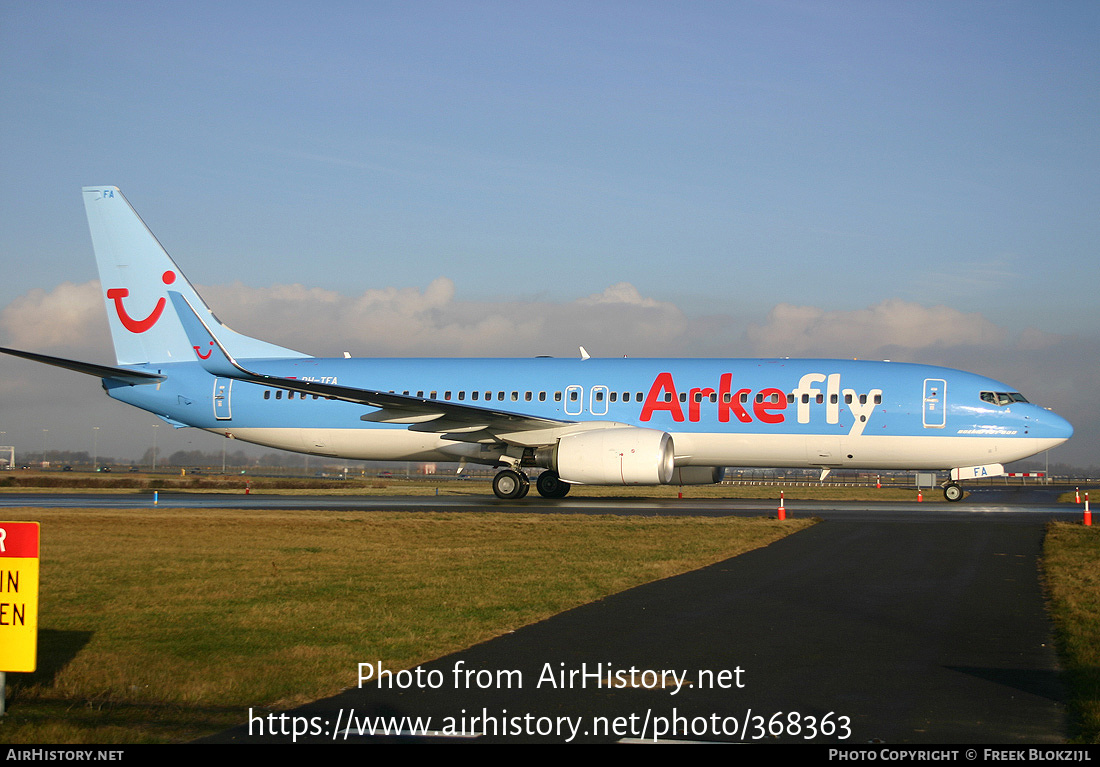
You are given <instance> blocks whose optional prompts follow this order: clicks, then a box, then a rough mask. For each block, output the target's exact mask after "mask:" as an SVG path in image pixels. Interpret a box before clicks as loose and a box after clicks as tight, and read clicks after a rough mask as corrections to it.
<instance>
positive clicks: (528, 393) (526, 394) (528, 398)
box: [523, 391, 531, 402]
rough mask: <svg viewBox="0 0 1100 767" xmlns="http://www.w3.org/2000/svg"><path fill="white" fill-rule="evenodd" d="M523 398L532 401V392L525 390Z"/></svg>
mask: <svg viewBox="0 0 1100 767" xmlns="http://www.w3.org/2000/svg"><path fill="white" fill-rule="evenodd" d="M523 399H524V401H525V402H530V401H531V392H529V391H528V392H524V393H523Z"/></svg>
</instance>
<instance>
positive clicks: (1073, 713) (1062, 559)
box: [1044, 522, 1100, 743]
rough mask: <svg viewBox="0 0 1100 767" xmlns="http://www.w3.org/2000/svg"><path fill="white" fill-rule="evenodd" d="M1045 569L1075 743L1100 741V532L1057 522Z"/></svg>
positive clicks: (1049, 537) (1048, 543)
mask: <svg viewBox="0 0 1100 767" xmlns="http://www.w3.org/2000/svg"><path fill="white" fill-rule="evenodd" d="M1044 570H1045V573H1046V578H1047V586H1048V588H1049V590H1050V598H1051V615H1052V617H1053V619H1054V627H1055V635H1056V637H1057V642H1058V649H1059V653H1060V655H1061V658H1062V668H1063V670H1064V674H1065V679H1066V683H1067V686H1068V687H1069V690H1070V699H1069V719H1070V722H1069V724H1070V740H1071V741H1072V742H1074V743H1100V529H1097V528H1096V527H1084V526H1082V525H1077V524H1067V523H1062V522H1055V523H1052V524H1051V525H1050V526H1049V527H1048V529H1047V537H1046V541H1045V542H1044Z"/></svg>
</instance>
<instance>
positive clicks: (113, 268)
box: [83, 186, 309, 365]
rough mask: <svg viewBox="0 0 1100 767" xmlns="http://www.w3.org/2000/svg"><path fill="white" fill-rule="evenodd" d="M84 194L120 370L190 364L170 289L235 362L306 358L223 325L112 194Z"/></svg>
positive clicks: (95, 190) (93, 190)
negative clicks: (123, 367)
mask: <svg viewBox="0 0 1100 767" xmlns="http://www.w3.org/2000/svg"><path fill="white" fill-rule="evenodd" d="M83 191H84V210H85V211H86V212H87V214H88V228H89V229H90V230H91V233H92V247H93V248H94V249H95V256H96V264H97V265H98V267H99V281H100V283H101V285H102V290H103V299H104V301H105V302H106V305H107V319H108V322H109V324H110V327H111V339H112V340H113V341H114V345H115V357H116V359H117V360H118V363H119V364H120V365H140V364H143V363H156V362H188V361H191V360H194V359H195V355H194V352H193V351H192V349H191V344H190V342H189V341H188V338H187V333H186V332H185V331H184V329H183V326H182V325H181V324H180V319H179V317H178V316H177V315H176V312H175V311H173V310H172V308H171V307H169V306H168V304H169V299H168V291H169V290H172V291H175V292H178V293H179V294H180V295H182V296H184V297H186V298H187V301H188V303H189V304H190V305H191V306H192V307H193V308H194V310H195V312H196V313H197V314H198V315H199V316H200V317H202V318H203V320H204V321H205V322H208V323H212V324H211V327H216V328H218V338H219V339H220V340H221V341H222V343H223V344H225V346H226V348H227V350H229V351H230V353H231V354H233V356H235V357H238V358H241V359H250V358H285V357H307V356H309V355H306V354H302V353H301V352H296V351H293V350H291V349H286V348H283V347H281V346H276V345H274V344H269V343H267V342H265V341H260V340H259V339H256V338H250V337H249V336H245V335H241V334H240V333H237V332H235V331H233V330H231V329H230V328H228V327H226V326H225V325H223V324H222V323H221V322H220V321H219V320H218V318H217V317H215V316H214V313H213V312H211V311H210V308H209V307H208V306H207V305H206V303H205V302H204V301H203V300H202V298H201V297H200V296H199V294H198V293H197V292H196V291H195V288H194V287H192V285H191V283H190V282H188V281H187V278H186V277H184V276H183V272H181V271H180V269H179V267H178V266H176V264H175V262H174V261H173V260H172V258H171V256H169V255H168V253H167V251H165V250H164V248H163V247H162V246H161V244H160V242H159V241H158V240H157V238H156V237H155V236H154V235H153V233H152V232H151V231H150V230H149V228H148V227H147V226H146V225H145V222H144V221H142V220H141V217H140V216H139V215H138V214H137V211H136V210H134V208H133V207H132V206H131V205H130V203H129V202H128V201H127V200H126V198H125V197H123V196H122V192H121V191H119V189H118V187H114V186H88V187H84V190H83Z"/></svg>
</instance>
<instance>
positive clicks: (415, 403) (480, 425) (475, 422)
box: [168, 291, 575, 442]
mask: <svg viewBox="0 0 1100 767" xmlns="http://www.w3.org/2000/svg"><path fill="white" fill-rule="evenodd" d="M168 296H169V298H171V300H172V304H173V305H174V306H175V309H176V314H178V315H179V318H180V322H181V323H182V325H183V328H184V330H185V331H186V333H187V337H188V340H189V341H190V342H191V344H192V345H193V346H194V348H195V351H196V352H198V351H199V350H200V349H204V348H205V349H207V350H208V351H207V355H206V357H203V356H202V355H201V354H196V356H197V357H198V361H199V363H200V364H201V365H202V366H203V368H204V369H205V370H206V371H207V372H208V373H211V374H213V375H216V376H222V377H224V378H233V379H236V380H241V381H249V382H251V383H255V384H260V385H262V386H270V387H272V388H275V389H284V390H286V391H295V392H300V393H302V394H315V395H317V396H319V397H326V398H329V399H338V400H343V401H344V402H355V403H358V404H361V405H368V406H370V407H375V408H379V409H378V410H376V411H375V412H373V413H367V414H366V415H363V416H361V418H362V420H364V421H371V422H374V423H392V424H408V425H409V429H410V430H412V431H425V432H436V433H445V434H447V435H448V436H449V437H452V438H454V439H460V440H468V441H475V442H477V441H484V440H486V439H497V438H498V435H501V434H508V433H515V432H528V431H533V430H544V429H549V430H557V429H558V428H560V427H563V426H568V425H570V424H573V423H575V421H565V420H558V419H554V418H542V417H536V416H531V415H526V414H523V413H515V412H511V411H508V410H498V409H496V408H486V407H478V406H476V405H467V404H464V403H460V402H452V401H447V400H438V399H427V398H424V397H412V396H409V395H407V394H393V393H391V392H383V391H376V390H373V389H358V388H355V387H351V386H340V385H337V384H328V383H321V382H318V381H302V380H299V379H297V378H284V377H281V376H272V375H267V374H263V373H257V372H254V371H251V370H248V369H247V368H245V367H244V366H243V365H241V364H240V363H239V362H238V361H237V360H235V359H234V358H233V357H232V355H230V354H229V352H228V351H227V350H226V349H225V347H224V346H222V344H221V343H220V342H219V341H218V339H217V336H215V335H214V332H213V331H212V330H211V329H210V327H209V326H208V325H207V324H206V323H205V322H203V320H202V318H201V317H199V315H198V314H197V313H196V312H195V311H194V309H193V308H192V307H191V305H190V304H189V303H188V301H187V299H186V298H184V297H183V296H182V295H181V294H179V293H177V292H175V291H169V292H168Z"/></svg>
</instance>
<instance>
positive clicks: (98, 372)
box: [0, 186, 1073, 501]
mask: <svg viewBox="0 0 1100 767" xmlns="http://www.w3.org/2000/svg"><path fill="white" fill-rule="evenodd" d="M196 191H201V190H196ZM83 192H84V207H85V211H86V213H87V216H88V224H89V227H90V229H91V235H92V245H93V247H94V249H95V254H96V260H97V263H98V266H99V275H100V284H101V286H102V290H103V291H104V293H103V297H104V301H105V303H106V306H107V314H108V321H109V324H110V328H111V338H112V340H113V342H114V347H115V356H116V360H117V363H118V364H117V366H107V365H97V364H90V363H85V362H78V361H75V360H67V359H60V358H57V357H49V356H46V355H42V354H35V353H32V352H24V351H16V350H12V349H2V350H0V351H4V352H6V353H9V354H14V355H17V356H20V357H24V358H27V359H31V360H36V361H38V362H43V363H46V364H49V365H55V366H58V367H63V368H68V369H70V370H75V371H78V372H81V373H86V374H89V375H93V376H95V377H97V378H101V379H102V380H103V388H104V389H105V390H106V391H107V393H108V394H109V395H110V396H111V397H113V398H115V399H117V400H120V401H122V402H126V403H128V404H131V405H134V406H135V407H139V408H142V409H144V410H147V411H150V412H152V413H155V414H156V415H157V416H159V417H160V418H162V419H163V420H164V421H166V422H167V423H169V424H171V425H172V426H177V427H182V426H192V427H197V428H200V429H205V430H207V431H210V432H213V433H215V434H219V435H222V436H225V437H233V438H236V439H243V440H246V441H248V442H255V443H257V444H261V445H268V446H271V447H276V448H282V449H285V450H293V451H296V452H301V453H307V454H311V455H320V456H326V457H328V458H352V459H363V460H378V461H426V462H436V461H460V462H463V463H477V464H486V465H489V466H495V467H497V468H498V469H499V471H498V472H497V474H496V476H495V478H494V479H493V492H494V493H495V494H496V495H497V496H498V497H500V498H522V497H523V496H525V495H527V492H528V490H529V488H530V484H531V483H530V481H529V480H528V477H527V474H526V471H528V470H534V469H538V470H540V472H541V473H540V474H539V476H538V479H537V482H536V483H535V484H536V487H537V489H538V492H539V493H540V494H542V495H543V496H546V497H548V498H561V497H563V496H564V495H565V494H566V493H567V492H568V491H569V488H570V487H571V486H572V485H573V484H592V485H659V484H678V485H685V484H712V483H715V482H719V481H721V479H722V477H723V474H724V472H725V467H728V466H755V467H767V468H776V467H801V468H814V469H817V470H819V471H820V472H821V474H820V476H821V478H824V477H825V476H826V475H827V474H828V473H829V472H830V471H832V470H833V469H874V470H886V469H901V470H923V471H949V472H950V480H949V481H948V482H947V483H946V484H945V485H944V495H945V497H946V498H947V499H948V500H950V501H957V500H959V499H960V498H961V497H962V495H963V491H962V489H961V487H960V485H959V484H958V483H959V480H962V479H974V478H980V477H993V476H1000V475H1002V474H1004V466H1003V464H1004V463H1007V462H1009V461H1015V460H1019V459H1021V458H1026V457H1028V456H1030V455H1034V454H1036V453H1039V452H1042V451H1044V450H1049V449H1050V448H1052V447H1055V446H1057V445H1060V444H1062V443H1063V442H1065V441H1066V440H1067V439H1069V438H1070V436H1071V435H1072V434H1073V427H1072V426H1071V425H1070V424H1069V423H1068V422H1067V421H1066V420H1065V419H1064V418H1062V417H1060V416H1058V415H1056V414H1054V413H1052V412H1050V411H1048V410H1045V409H1043V408H1041V407H1038V406H1036V405H1033V404H1030V403H1028V402H1027V401H1026V400H1025V399H1024V398H1023V397H1022V396H1021V395H1019V394H1018V393H1016V392H1014V391H1013V390H1012V388H1011V387H1008V386H1006V385H1005V384H1003V383H999V382H997V381H995V380H993V379H990V378H985V377H983V376H978V375H974V374H971V373H966V372H963V371H959V370H951V369H948V368H941V367H932V366H929V365H914V364H905V363H893V362H870V361H855V360H824V359H786V358H782V359H644V358H630V359H622V358H615V359H594V358H591V357H589V355H588V354H587V352H583V350H582V354H581V358H580V359H568V360H566V359H545V358H534V359H352V358H336V359H319V358H314V357H310V356H309V355H306V354H302V353H300V352H297V351H294V350H291V349H287V348H284V347H280V346H276V345H274V344H270V343H267V342H265V341H261V340H259V339H256V338H251V337H249V336H245V335H242V334H240V333H237V332H235V331H233V330H231V329H230V328H228V327H226V326H225V325H223V324H222V323H221V322H220V321H219V320H218V319H217V317H215V316H214V314H213V312H211V310H210V308H209V307H208V306H207V305H206V303H205V302H204V301H203V300H202V298H201V297H200V296H199V294H198V292H196V290H195V289H194V287H193V286H192V285H191V284H190V282H188V280H187V279H186V278H185V277H184V276H183V273H182V272H181V271H180V269H179V267H178V266H177V265H176V264H175V262H174V261H172V259H171V257H170V256H169V255H168V253H167V252H165V250H164V249H163V248H162V247H161V245H160V243H159V242H158V241H157V239H156V237H154V236H153V234H152V232H151V231H150V230H149V229H148V228H147V227H146V225H145V223H144V222H143V221H142V220H141V218H140V217H139V216H138V214H137V212H136V211H135V210H134V209H133V207H131V205H130V203H129V202H127V200H126V198H125V197H123V196H122V192H120V191H119V189H118V188H117V187H113V186H94V187H85V188H84V190H83ZM508 268H512V267H511V266H509V267H508ZM106 470H107V469H104V471H106Z"/></svg>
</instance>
